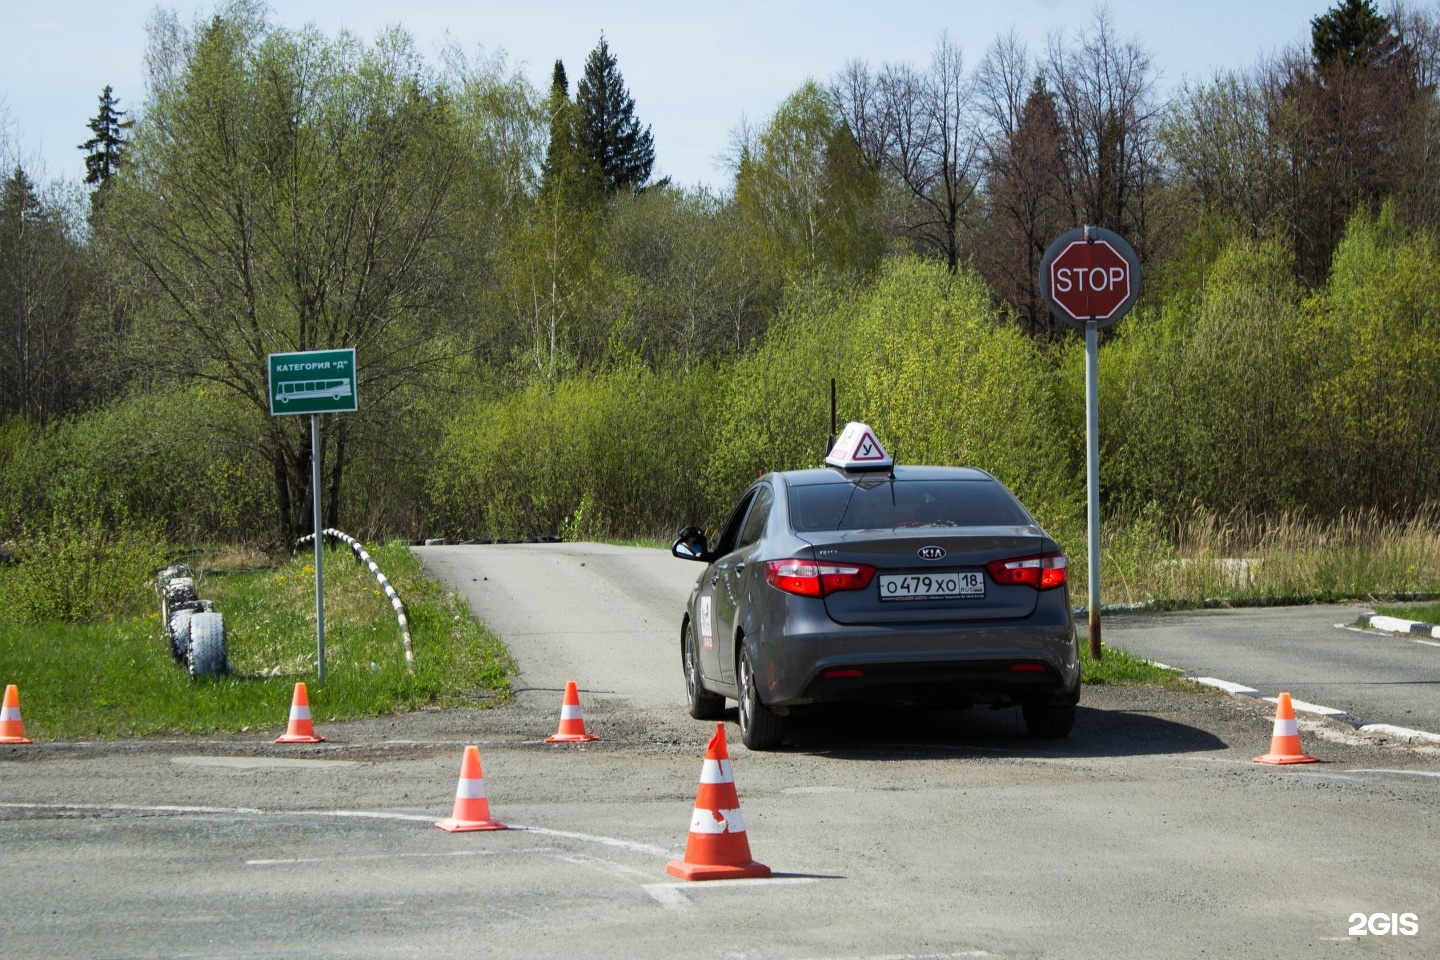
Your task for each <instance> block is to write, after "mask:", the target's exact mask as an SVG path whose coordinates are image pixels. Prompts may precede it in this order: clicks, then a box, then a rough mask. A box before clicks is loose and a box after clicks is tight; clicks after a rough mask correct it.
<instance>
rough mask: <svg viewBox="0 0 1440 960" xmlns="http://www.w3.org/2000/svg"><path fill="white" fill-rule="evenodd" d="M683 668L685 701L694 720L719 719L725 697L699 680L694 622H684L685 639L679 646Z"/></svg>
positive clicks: (723, 710) (698, 652) (698, 651)
mask: <svg viewBox="0 0 1440 960" xmlns="http://www.w3.org/2000/svg"><path fill="white" fill-rule="evenodd" d="M680 656H681V657H682V658H683V663H682V664H681V665H682V666H683V667H684V669H685V703H686V705H687V706H688V707H689V708H690V716H692V717H694V718H695V719H696V720H719V719H720V718H721V717H723V716H724V715H725V698H724V697H722V696H721V695H720V694H718V693H711V692H710V691H709V690H706V689H705V687H704V685H703V684H702V683H701V681H700V648H699V646H698V645H697V644H696V642H695V624H694V623H692V622H690V621H688V620H687V621H686V622H685V640H684V642H683V643H682V644H681V646H680Z"/></svg>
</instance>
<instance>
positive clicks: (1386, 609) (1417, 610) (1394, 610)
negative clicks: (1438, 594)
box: [1375, 603, 1440, 623]
mask: <svg viewBox="0 0 1440 960" xmlns="http://www.w3.org/2000/svg"><path fill="white" fill-rule="evenodd" d="M1375 612H1376V613H1378V614H1381V615H1383V616H1386V617H1399V618H1400V619H1401V620H1415V621H1417V622H1419V623H1440V603H1382V604H1376V606H1375Z"/></svg>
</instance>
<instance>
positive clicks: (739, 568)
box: [735, 560, 745, 573]
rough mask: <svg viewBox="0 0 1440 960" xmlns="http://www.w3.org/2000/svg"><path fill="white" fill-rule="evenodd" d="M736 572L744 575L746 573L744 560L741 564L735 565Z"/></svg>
mask: <svg viewBox="0 0 1440 960" xmlns="http://www.w3.org/2000/svg"><path fill="white" fill-rule="evenodd" d="M735 572H736V573H744V572H745V561H744V560H741V561H740V562H739V563H737V564H735Z"/></svg>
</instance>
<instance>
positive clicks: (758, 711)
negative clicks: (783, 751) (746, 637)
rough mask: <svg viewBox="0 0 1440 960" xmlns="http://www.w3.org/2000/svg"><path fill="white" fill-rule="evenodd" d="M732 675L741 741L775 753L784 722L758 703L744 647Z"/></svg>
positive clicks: (752, 674) (782, 732) (748, 745)
mask: <svg viewBox="0 0 1440 960" xmlns="http://www.w3.org/2000/svg"><path fill="white" fill-rule="evenodd" d="M735 672H736V679H737V680H738V681H739V686H740V691H739V692H740V740H741V741H742V742H743V743H744V744H745V746H747V747H749V748H750V749H751V750H774V749H775V748H777V747H779V746H780V741H781V740H783V739H784V738H785V720H784V718H783V717H780V716H777V715H776V714H774V713H772V712H771V711H770V708H769V707H767V706H765V704H763V703H761V702H760V692H759V691H758V690H757V689H756V688H755V668H754V667H753V666H751V664H750V651H749V650H747V649H745V647H744V646H743V645H742V646H741V648H740V663H739V664H738V665H737V669H736V671H735Z"/></svg>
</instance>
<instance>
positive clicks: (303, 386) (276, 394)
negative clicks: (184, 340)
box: [269, 348, 359, 683]
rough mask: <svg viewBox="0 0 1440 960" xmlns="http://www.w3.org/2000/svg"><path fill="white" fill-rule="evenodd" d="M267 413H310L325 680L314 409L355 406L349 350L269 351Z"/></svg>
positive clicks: (318, 668) (320, 676)
mask: <svg viewBox="0 0 1440 960" xmlns="http://www.w3.org/2000/svg"><path fill="white" fill-rule="evenodd" d="M269 376H270V414H271V416H276V417H280V416H293V415H296V414H306V413H308V414H309V415H310V490H311V493H312V494H313V498H312V504H311V509H312V511H313V513H312V514H311V516H312V518H313V522H314V530H315V679H316V680H317V681H319V682H320V683H324V682H325V561H324V553H323V551H322V547H323V545H324V538H323V537H322V536H321V535H320V517H321V516H322V514H321V512H320V414H322V413H354V412H355V411H356V410H357V409H359V397H358V394H357V392H356V383H355V351H354V349H353V348H352V349H345V350H307V351H305V352H302V353H272V354H270V370H269Z"/></svg>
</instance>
